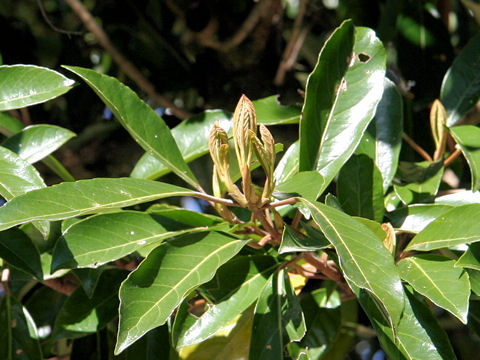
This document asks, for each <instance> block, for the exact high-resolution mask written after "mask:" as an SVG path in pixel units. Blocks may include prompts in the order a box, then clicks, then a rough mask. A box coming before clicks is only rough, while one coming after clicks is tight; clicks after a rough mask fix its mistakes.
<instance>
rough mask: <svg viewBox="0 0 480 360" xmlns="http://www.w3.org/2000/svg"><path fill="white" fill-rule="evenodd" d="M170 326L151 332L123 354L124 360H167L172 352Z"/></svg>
mask: <svg viewBox="0 0 480 360" xmlns="http://www.w3.org/2000/svg"><path fill="white" fill-rule="evenodd" d="M168 339H169V333H168V326H167V325H166V324H165V325H163V326H160V327H158V328H155V329H152V330H150V331H149V332H148V333H146V334H145V336H143V337H142V338H141V339H140V340H139V341H137V342H136V343H135V344H133V345H132V346H130V347H129V348H128V349H127V350H125V352H124V353H123V354H122V355H123V357H121V359H122V360H165V357H166V356H167V355H166V354H168V353H169V351H170V344H169V342H168Z"/></svg>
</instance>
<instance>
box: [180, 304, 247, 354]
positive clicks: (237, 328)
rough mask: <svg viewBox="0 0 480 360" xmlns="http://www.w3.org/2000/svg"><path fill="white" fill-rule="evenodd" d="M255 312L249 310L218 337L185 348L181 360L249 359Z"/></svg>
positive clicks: (181, 351)
mask: <svg viewBox="0 0 480 360" xmlns="http://www.w3.org/2000/svg"><path fill="white" fill-rule="evenodd" d="M252 320H253V311H252V310H250V309H249V310H247V311H245V312H244V313H243V314H242V315H241V316H237V317H236V318H235V320H233V321H231V322H230V323H228V324H226V326H225V327H224V328H222V329H221V330H220V331H218V332H217V334H216V335H214V336H212V337H211V338H209V339H207V340H205V341H204V342H201V343H199V344H195V345H191V346H186V347H183V348H181V349H180V350H179V352H178V359H179V360H224V359H228V360H245V359H248V352H249V348H250V337H251V334H252Z"/></svg>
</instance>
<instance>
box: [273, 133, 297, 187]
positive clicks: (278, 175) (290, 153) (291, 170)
mask: <svg viewBox="0 0 480 360" xmlns="http://www.w3.org/2000/svg"><path fill="white" fill-rule="evenodd" d="M299 152H300V143H299V142H298V141H295V142H294V143H293V144H292V145H290V146H289V148H288V149H287V151H285V154H284V155H283V156H282V158H281V159H280V161H279V162H278V164H277V167H276V168H275V172H274V173H273V177H274V179H275V183H276V184H280V183H283V182H285V181H286V180H288V179H289V178H291V177H292V176H293V175H295V174H296V173H298V154H299Z"/></svg>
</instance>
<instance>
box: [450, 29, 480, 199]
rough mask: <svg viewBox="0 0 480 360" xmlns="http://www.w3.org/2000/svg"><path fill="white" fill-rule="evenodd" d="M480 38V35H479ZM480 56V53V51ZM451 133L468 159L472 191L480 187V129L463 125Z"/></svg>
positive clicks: (452, 129)
mask: <svg viewBox="0 0 480 360" xmlns="http://www.w3.org/2000/svg"><path fill="white" fill-rule="evenodd" d="M479 39H480V37H479ZM479 56H480V53H479ZM479 93H480V78H479ZM450 134H451V135H452V137H453V138H454V139H455V141H456V142H457V144H458V146H460V149H462V152H463V155H464V156H465V159H467V162H468V166H469V167H470V173H471V176H472V191H477V190H478V189H480V144H479V142H478V139H479V138H480V129H479V128H478V127H476V126H473V125H462V126H455V127H453V128H450Z"/></svg>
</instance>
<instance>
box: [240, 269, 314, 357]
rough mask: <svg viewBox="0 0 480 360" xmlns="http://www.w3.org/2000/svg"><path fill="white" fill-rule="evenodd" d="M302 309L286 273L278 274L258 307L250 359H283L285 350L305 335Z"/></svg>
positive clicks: (260, 299) (261, 297) (275, 274)
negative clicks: (286, 346)
mask: <svg viewBox="0 0 480 360" xmlns="http://www.w3.org/2000/svg"><path fill="white" fill-rule="evenodd" d="M305 331H306V328H305V320H304V317H303V312H302V308H301V307H300V303H299V302H298V299H297V297H296V296H295V293H294V292H293V290H292V287H291V284H290V279H289V278H288V276H287V274H286V273H285V272H284V270H280V271H279V272H276V273H274V274H273V275H272V276H271V277H270V279H269V280H268V282H267V283H266V285H265V286H264V288H263V290H262V292H261V294H260V297H259V299H258V301H257V305H256V307H255V316H254V318H253V328H252V338H251V340H250V356H249V359H252V360H256V359H278V360H279V359H283V358H284V357H283V351H284V346H285V345H286V344H287V343H288V342H289V341H300V340H301V339H302V338H303V336H304V335H305Z"/></svg>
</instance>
